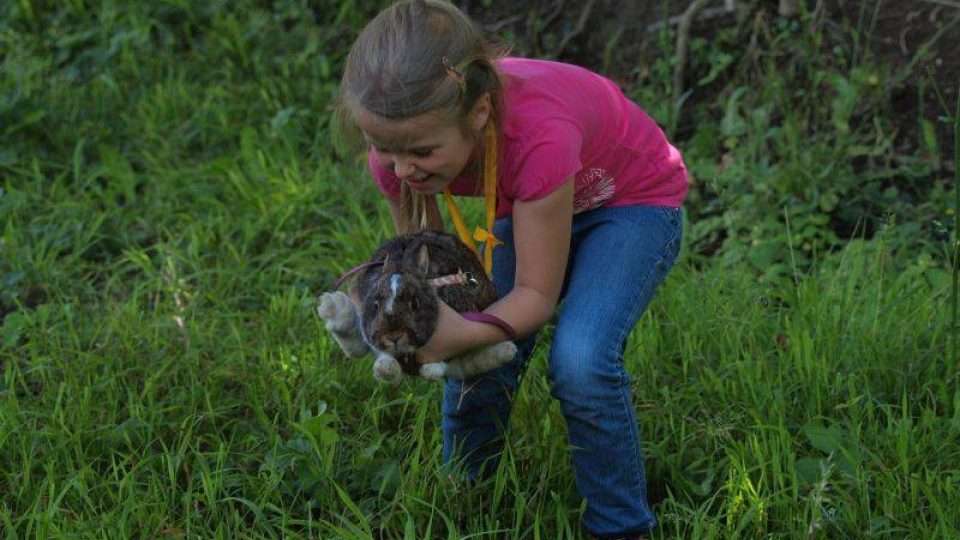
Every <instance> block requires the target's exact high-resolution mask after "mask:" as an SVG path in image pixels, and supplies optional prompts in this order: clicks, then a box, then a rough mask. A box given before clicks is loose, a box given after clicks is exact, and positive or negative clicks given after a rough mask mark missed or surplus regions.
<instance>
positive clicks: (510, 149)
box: [338, 0, 687, 538]
mask: <svg viewBox="0 0 960 540" xmlns="http://www.w3.org/2000/svg"><path fill="white" fill-rule="evenodd" d="M340 96H341V98H340V99H341V103H340V107H339V109H338V113H339V115H340V124H341V128H343V129H345V130H352V131H353V132H354V133H355V134H356V135H361V136H362V137H363V138H364V140H365V141H366V143H367V144H368V145H369V166H370V170H371V172H372V174H373V177H374V180H375V181H376V184H377V186H378V187H379V189H380V190H381V192H382V193H384V195H385V196H386V200H387V203H388V206H389V209H390V212H391V214H392V216H393V219H394V223H395V225H396V228H397V230H398V231H399V232H408V231H412V230H416V229H420V228H427V227H430V228H437V229H442V228H443V222H442V219H441V217H440V213H439V210H438V203H437V197H436V196H437V195H438V194H441V193H443V192H444V190H449V192H452V193H453V194H460V195H483V194H484V193H485V188H484V177H485V176H489V175H485V174H483V169H484V166H486V167H487V168H488V169H492V170H495V173H496V175H495V184H494V185H492V186H491V185H490V184H489V183H488V184H487V190H488V192H487V193H488V195H487V196H488V197H491V198H490V199H489V204H490V208H491V212H492V210H493V208H494V205H495V209H496V218H497V220H496V222H495V224H494V226H493V230H492V231H479V233H480V238H481V239H484V240H486V244H487V245H490V246H493V245H496V247H495V249H493V280H494V283H495V284H496V287H497V290H498V292H499V294H500V300H499V301H498V302H496V303H495V304H493V305H492V306H490V307H489V308H488V309H487V310H486V311H485V314H484V315H486V318H485V319H484V318H481V319H479V320H477V319H476V318H473V320H467V319H465V318H463V317H461V316H460V315H458V314H457V313H456V312H454V311H453V310H452V309H450V308H448V307H444V308H443V309H442V312H441V316H440V322H439V326H438V329H437V331H436V333H435V334H434V336H433V337H432V338H431V340H430V342H429V343H428V344H427V346H425V347H424V348H423V350H422V351H420V353H419V358H418V360H419V361H420V362H423V363H426V362H435V361H439V360H442V359H445V358H448V357H451V356H454V355H456V354H458V353H460V352H463V351H466V350H469V349H472V348H475V347H479V346H483V345H489V344H493V343H496V342H499V341H503V340H504V339H507V336H508V335H510V331H511V330H512V331H514V332H515V333H516V335H519V336H520V340H519V341H518V345H519V348H520V351H521V352H520V353H519V354H518V355H517V358H515V359H514V360H513V361H512V362H511V363H509V364H508V365H506V366H504V367H502V368H500V369H497V370H494V371H492V372H488V373H485V374H483V375H482V376H478V377H476V378H474V379H472V380H467V381H462V382H459V381H448V382H447V383H446V387H445V389H444V396H445V397H444V403H443V432H444V459H445V460H447V461H450V460H454V459H456V460H457V462H458V463H462V464H463V465H464V466H465V467H466V472H467V474H468V476H469V477H471V478H472V477H476V476H478V475H481V474H483V473H486V472H489V471H490V470H491V469H492V466H494V465H495V460H493V459H490V458H491V457H495V456H496V455H497V453H498V451H499V449H500V448H501V447H502V440H503V439H502V437H503V434H504V431H505V428H506V426H507V422H508V418H509V414H510V405H511V397H512V394H513V392H514V391H515V389H516V388H517V384H518V378H519V375H520V373H521V371H522V367H523V365H524V363H525V360H526V358H527V357H528V356H529V353H530V351H531V349H532V346H533V341H534V337H535V333H536V332H537V330H538V329H539V328H541V327H542V326H543V325H544V323H546V322H547V321H548V320H549V319H550V318H551V317H553V315H554V312H555V310H556V307H557V305H558V302H559V301H560V300H561V299H562V300H563V305H562V307H561V308H560V310H559V312H558V313H557V319H556V327H555V331H554V337H553V343H552V344H551V348H550V354H549V367H548V375H549V377H550V380H551V381H552V389H551V394H552V395H553V396H554V397H555V398H557V399H558V400H559V401H560V406H561V410H562V412H563V415H564V417H565V419H566V422H567V428H568V433H569V439H570V446H571V447H572V448H573V450H572V452H571V458H572V462H573V469H574V472H575V475H576V482H577V488H578V490H579V491H580V493H581V495H582V496H583V497H584V498H585V499H586V501H587V509H586V512H585V514H584V518H583V519H584V527H585V528H586V529H587V531H588V532H589V533H590V534H592V535H594V536H596V537H599V538H626V537H637V536H640V535H642V534H645V533H646V532H647V531H649V530H650V529H651V528H652V527H653V525H654V523H655V520H654V516H653V513H652V512H651V510H650V508H649V506H648V504H647V500H646V499H647V493H646V479H645V476H644V469H643V458H642V456H641V453H640V442H639V437H638V433H637V422H636V420H635V417H634V409H633V406H632V405H631V401H630V400H631V391H630V379H629V377H628V375H627V374H626V372H625V371H624V366H623V349H624V345H625V343H626V341H627V337H628V335H629V334H630V331H631V330H632V329H633V327H634V325H635V324H636V323H637V321H638V320H639V318H640V316H641V314H642V313H643V310H644V309H645V308H646V306H647V304H648V303H649V302H650V299H651V297H652V296H653V293H654V290H655V289H656V287H657V285H658V284H660V282H662V281H663V279H664V277H665V276H666V274H667V272H668V270H669V269H670V267H671V266H672V265H673V263H674V260H675V259H676V257H677V252H678V250H679V247H680V238H681V212H680V209H679V207H680V204H681V203H682V201H683V198H684V196H685V194H686V191H687V174H686V168H685V167H684V165H683V162H682V159H681V157H680V155H679V153H678V152H677V150H676V149H675V148H673V147H672V146H671V145H670V144H669V143H668V141H667V140H666V138H665V136H664V134H663V132H662V131H661V130H660V128H659V127H657V125H656V123H654V122H653V120H651V119H650V118H649V117H648V116H647V115H646V114H645V113H644V112H643V111H642V110H640V108H639V107H637V105H635V104H634V103H632V102H630V101H629V100H628V99H626V98H625V97H624V95H623V93H622V92H621V91H620V90H619V89H618V88H617V87H616V86H615V85H614V84H613V83H612V82H610V81H609V80H607V79H605V78H602V77H600V76H599V75H596V74H594V73H591V72H589V71H587V70H586V69H583V68H580V67H576V66H572V65H567V64H562V63H556V62H547V61H539V60H530V59H521V58H507V57H502V56H500V55H498V54H497V53H496V52H495V51H494V50H493V49H492V48H491V46H490V44H489V43H488V42H487V41H485V39H484V38H483V37H482V35H481V34H480V33H479V31H478V30H477V29H476V27H475V26H474V25H473V24H472V22H471V21H470V20H469V19H468V18H467V17H466V16H465V15H464V14H463V13H461V12H460V11H459V10H458V9H457V8H456V7H454V6H453V5H451V4H449V3H447V2H443V1H438V0H405V1H401V2H398V3H396V4H394V5H392V6H391V7H389V8H387V9H386V10H384V11H383V12H381V13H380V14H379V15H378V16H377V17H376V18H375V19H373V21H371V22H370V23H369V24H368V25H367V27H366V28H365V29H364V30H363V32H362V33H361V34H360V36H359V38H358V39H357V41H356V42H355V43H354V45H353V48H352V49H351V51H350V54H349V56H348V58H347V62H346V66H345V70H344V75H343V79H342V81H341V93H340ZM353 128H359V130H356V129H353ZM492 187H495V189H496V194H495V196H493V194H492V193H490V192H489V190H490V188H492ZM491 232H492V235H493V238H490V236H489V233H491ZM491 322H492V323H494V324H490V323H491ZM465 389H468V390H467V391H465Z"/></svg>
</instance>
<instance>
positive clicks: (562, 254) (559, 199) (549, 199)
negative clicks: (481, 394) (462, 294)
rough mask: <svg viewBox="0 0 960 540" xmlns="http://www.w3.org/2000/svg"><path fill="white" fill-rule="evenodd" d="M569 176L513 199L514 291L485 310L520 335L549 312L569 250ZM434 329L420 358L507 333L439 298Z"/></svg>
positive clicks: (533, 328)
mask: <svg viewBox="0 0 960 540" xmlns="http://www.w3.org/2000/svg"><path fill="white" fill-rule="evenodd" d="M572 222H573V179H572V178H571V179H568V180H567V181H566V182H564V183H563V184H562V185H561V186H560V187H559V188H558V189H557V190H555V191H553V192H552V193H550V194H549V195H547V196H546V197H543V198H541V199H537V200H535V201H529V202H522V201H516V202H514V204H513V242H514V247H515V249H516V257H517V271H516V281H515V282H514V287H513V290H511V291H510V293H508V294H507V295H506V296H504V297H503V298H501V299H500V300H498V301H497V302H495V303H494V304H492V305H491V306H490V307H488V308H487V309H486V310H485V311H486V312H487V313H490V314H491V315H495V316H497V317H499V318H501V319H503V320H504V321H506V322H507V323H509V324H510V325H511V326H513V328H514V329H515V330H516V331H517V333H518V334H519V335H520V336H526V335H528V334H531V333H533V332H535V331H536V330H537V329H539V328H540V327H541V326H543V324H544V323H546V322H547V321H548V320H549V319H550V317H551V316H552V315H553V311H554V308H555V307H556V305H557V301H558V299H559V298H560V288H561V287H562V286H563V276H564V272H565V271H566V267H567V257H568V255H569V252H570V235H571V227H572ZM440 307H441V309H440V320H439V322H438V325H437V331H436V332H435V333H434V334H433V337H432V338H430V341H429V342H427V344H426V345H425V346H424V347H423V348H421V349H420V351H418V353H417V359H418V361H420V362H421V363H429V362H438V361H441V360H446V359H447V358H450V357H453V356H456V355H457V354H460V353H462V352H464V351H467V350H470V349H473V348H476V347H480V346H484V345H491V344H493V343H498V342H500V341H503V340H504V339H506V338H507V335H506V333H505V332H504V331H503V330H501V329H500V328H498V327H496V326H494V325H491V324H486V323H477V322H472V321H468V320H466V319H464V318H463V317H461V316H460V315H459V314H457V313H456V312H455V311H453V309H452V308H450V307H448V306H446V305H445V304H443V303H441V306H440Z"/></svg>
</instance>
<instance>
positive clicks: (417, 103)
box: [335, 0, 506, 232]
mask: <svg viewBox="0 0 960 540" xmlns="http://www.w3.org/2000/svg"><path fill="white" fill-rule="evenodd" d="M505 53H506V51H505V50H504V49H501V48H496V47H494V46H493V45H492V44H491V43H490V42H489V41H488V40H487V39H486V38H485V37H484V36H483V34H482V33H481V32H480V30H479V29H478V28H477V27H476V25H474V23H473V21H471V20H470V18H469V17H467V16H466V15H464V14H463V12H461V11H460V10H459V9H457V8H456V6H454V5H453V4H451V3H449V2H446V1H441V0H403V1H400V2H397V3H395V4H393V5H391V6H390V7H388V8H386V9H384V10H383V11H381V12H380V13H379V14H378V15H377V16H376V17H375V18H374V19H373V20H372V21H370V22H369V23H368V24H367V26H366V27H364V29H363V31H362V32H361V33H360V36H359V37H358V38H357V40H356V41H355V42H354V44H353V47H352V48H351V49H350V54H349V55H348V56H347V60H346V64H345V66H344V72H343V78H342V79H341V81H340V94H339V103H338V105H337V110H336V124H335V126H336V127H337V128H338V129H339V135H340V137H341V139H342V140H343V141H346V142H350V143H353V144H354V145H356V144H359V142H360V141H361V140H362V139H361V137H360V132H359V128H358V127H357V124H356V117H355V115H356V112H357V111H358V110H366V111H369V112H371V113H373V114H375V115H377V116H380V117H382V118H385V119H404V118H412V117H414V116H419V115H421V114H424V113H427V112H431V111H437V110H440V111H444V112H445V114H446V117H447V118H449V119H450V120H451V121H452V122H454V123H456V124H457V125H458V126H459V127H460V128H461V129H462V130H463V131H464V132H465V133H466V132H468V128H469V125H468V118H469V116H468V115H469V113H470V112H471V111H472V110H473V108H474V106H475V105H476V104H477V102H478V101H479V100H480V99H481V98H482V97H483V96H484V95H485V94H489V95H490V99H491V105H492V110H491V116H490V119H491V121H493V122H494V123H495V124H494V125H499V124H500V119H501V118H502V117H503V103H502V95H503V83H502V82H501V79H500V75H499V74H498V72H497V70H496V68H495V67H494V65H493V61H494V59H495V58H498V57H500V56H502V55H504V54H505ZM477 135H482V134H477ZM482 141H483V138H482V136H478V142H480V144H478V149H480V148H482ZM427 197H428V196H426V195H423V194H420V193H417V192H415V191H414V190H411V189H410V188H409V187H407V186H406V185H405V184H403V183H402V182H401V184H400V223H399V225H400V230H401V232H410V231H413V230H418V229H423V228H426V225H427V219H428V216H427V212H426V209H427V201H428V199H427Z"/></svg>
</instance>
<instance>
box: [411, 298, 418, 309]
mask: <svg viewBox="0 0 960 540" xmlns="http://www.w3.org/2000/svg"><path fill="white" fill-rule="evenodd" d="M411 305H412V306H413V309H415V310H419V309H420V299H419V298H417V297H416V296H414V297H413V302H411Z"/></svg>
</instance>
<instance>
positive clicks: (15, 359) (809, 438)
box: [0, 2, 960, 539]
mask: <svg viewBox="0 0 960 540" xmlns="http://www.w3.org/2000/svg"><path fill="white" fill-rule="evenodd" d="M377 4H378V3H377V2H367V3H364V2H355V3H350V2H344V3H341V4H338V6H340V7H339V9H337V10H327V11H322V12H319V13H316V14H312V15H311V16H310V17H307V16H306V15H307V13H306V12H305V11H304V12H300V11H298V10H300V9H301V8H299V7H290V8H287V11H285V12H283V11H280V12H271V13H267V12H260V11H258V10H257V9H255V8H254V7H253V6H252V5H250V4H246V3H243V4H240V5H239V7H236V8H235V9H232V10H229V11H228V10H226V9H225V8H223V7H222V6H217V5H213V4H212V5H211V6H210V7H205V8H192V7H190V4H184V5H178V4H177V3H175V2H171V3H157V4H154V3H142V4H137V5H136V6H133V5H131V6H126V5H125V4H113V3H110V2H106V3H104V4H103V6H99V7H98V9H93V8H91V7H89V6H87V5H86V4H84V3H83V2H70V3H67V4H65V6H64V7H62V8H60V9H58V10H50V11H44V12H42V11H41V10H39V8H37V9H38V11H33V8H31V6H32V5H33V4H32V3H29V2H21V3H18V4H17V5H16V6H12V7H6V8H2V9H3V10H6V13H4V12H3V11H0V14H2V15H5V16H6V20H7V21H8V22H5V23H0V45H2V48H0V50H2V51H3V54H2V55H0V58H2V62H3V70H4V73H6V74H9V76H7V75H5V76H4V78H2V79H0V85H2V86H0V92H2V94H0V96H2V101H0V121H2V122H0V124H2V125H0V178H2V179H0V186H2V192H0V284H2V291H0V309H2V313H3V322H2V324H0V370H2V378H0V529H2V530H3V532H4V534H5V536H6V538H38V539H46V538H97V539H101V538H324V539H327V538H347V539H351V538H355V539H365V538H391V539H392V538H418V539H419V538H451V539H453V538H456V539H460V538H525V539H556V538H584V533H583V531H582V530H581V529H580V527H579V524H578V522H579V517H580V515H581V513H582V512H583V506H582V502H581V500H580V498H579V496H578V495H577V493H576V489H575V486H574V483H573V477H572V473H571V470H570V466H569V463H568V455H569V452H568V448H567V443H566V436H565V428H564V423H563V419H562V416H561V415H560V413H559V408H558V406H557V404H556V403H555V402H553V400H552V399H551V398H550V395H549V383H548V381H547V380H546V377H545V366H544V363H545V356H544V350H543V348H540V349H539V352H538V353H537V354H536V355H535V357H534V359H533V361H532V363H531V366H530V368H529V371H528V374H527V376H526V378H525V379H524V382H523V386H522V389H521V391H520V393H519V394H518V397H517V402H516V406H515V411H514V415H513V419H512V422H513V426H512V433H511V436H510V440H509V446H508V452H507V455H506V456H505V459H504V460H503V461H502V463H501V465H500V469H499V471H498V473H497V475H496V476H495V477H494V478H492V479H491V480H489V481H487V482H485V483H482V484H480V485H476V486H464V485H454V484H452V483H451V482H450V481H448V480H447V479H446V477H445V476H444V475H443V474H442V473H441V471H440V465H441V463H440V462H441V445H442V440H441V439H442V438H441V434H440V431H439V403H440V394H441V388H440V386H439V385H437V384H430V383H427V382H423V381H409V382H405V383H403V384H402V385H400V386H398V387H391V386H385V385H381V384H378V383H376V382H375V381H374V380H373V377H372V375H371V362H370V361H368V360H361V361H348V360H346V359H345V358H343V357H342V355H341V354H340V353H339V352H338V350H337V348H336V346H335V344H334V343H333V342H332V341H331V340H330V339H329V338H328V336H327V335H326V334H325V332H324V330H323V327H322V323H321V322H320V321H319V320H318V319H317V318H316V316H315V314H314V302H315V296H316V294H317V293H318V292H320V291H322V290H324V289H326V288H328V287H329V285H330V284H331V283H332V281H333V280H334V278H335V277H336V276H337V275H339V273H340V272H341V271H343V270H344V269H346V268H349V267H351V266H352V265H354V264H356V263H357V262H359V261H361V260H363V259H364V258H365V257H366V256H367V255H368V254H369V253H370V251H371V249H372V248H373V247H374V246H375V245H376V244H377V243H379V241H381V240H382V239H383V238H385V237H386V236H387V235H388V234H389V232H390V229H389V227H390V225H389V218H388V216H387V213H386V210H385V208H384V207H383V205H382V204H380V203H379V201H378V200H377V196H376V194H375V193H374V190H373V188H372V185H371V182H370V181H369V180H368V179H366V177H365V176H364V172H363V170H362V167H361V165H360V164H359V163H354V162H351V161H349V160H346V161H345V160H344V159H343V158H339V157H337V156H336V155H335V154H334V152H332V150H331V148H330V147H329V144H328V143H327V138H326V137H327V132H326V124H327V121H328V118H329V109H328V107H327V101H328V99H329V97H330V96H332V92H333V88H334V84H335V82H336V72H335V66H336V65H337V62H338V58H339V57H338V56H337V54H339V53H336V54H335V53H333V52H332V51H334V50H338V49H336V48H335V47H333V45H334V44H338V43H339V44H341V45H342V42H343V38H342V36H341V35H340V34H341V33H343V32H354V31H355V30H356V27H357V25H358V24H360V21H362V20H364V19H365V18H366V17H368V16H369V14H370V12H371V11H372V10H373V9H375V7H376V6H377ZM311 17H315V19H313V18H311ZM3 19H4V17H0V20H3ZM311 21H313V22H311ZM331 66H333V67H331ZM954 121H957V120H956V118H954ZM896 234H897V233H896V230H895V229H894V225H890V231H889V232H884V231H881V232H880V233H879V234H878V235H877V236H876V237H874V238H872V239H870V240H859V239H858V240H853V241H850V242H848V243H846V245H845V247H844V248H843V249H842V250H839V251H837V252H835V253H832V254H824V255H821V256H820V257H819V258H818V259H817V261H816V263H815V264H814V265H813V266H812V267H811V268H810V269H809V270H801V271H798V272H794V273H790V278H788V279H779V280H768V279H759V275H760V274H759V273H758V272H757V270H756V268H755V267H754V266H752V265H751V264H749V263H748V262H747V261H743V262H741V263H739V264H736V263H733V264H732V263H730V262H729V261H726V262H725V263H724V264H723V265H715V264H713V263H712V262H711V261H710V260H702V259H701V258H699V257H694V256H693V255H692V254H691V253H689V252H688V253H687V254H685V255H684V257H683V259H682V261H681V263H680V264H679V265H678V267H677V268H676V270H675V271H674V272H673V273H672V274H671V276H670V278H669V281H668V282H667V284H665V286H664V287H663V288H662V289H661V290H660V291H659V294H658V296H657V298H656V299H655V301H654V304H653V306H652V307H651V309H650V311H649V312H648V314H647V315H646V316H645V317H644V318H643V320H642V322H641V324H640V325H639V326H638V328H637V329H636V331H635V332H634V333H633V335H632V336H631V340H630V342H629V344H628V348H627V354H626V361H627V363H628V366H629V371H630V372H631V373H632V374H633V381H634V382H633V386H634V390H635V403H636V406H637V409H638V412H639V415H638V416H639V421H640V431H641V433H642V436H643V441H644V449H645V452H646V457H647V461H646V463H647V469H648V471H647V472H648V477H649V479H650V490H651V494H652V495H653V498H654V500H655V506H654V508H655V510H656V512H657V513H658V515H659V519H660V523H661V525H660V527H659V529H658V530H657V531H656V533H655V534H654V538H703V539H709V538H718V539H730V538H784V539H794V538H916V539H928V538H956V537H958V534H957V532H956V531H957V530H958V528H960V519H958V517H957V512H956V507H957V506H958V505H960V472H958V471H960V390H958V389H957V388H958V387H957V374H956V368H957V366H956V365H955V364H953V363H952V362H949V361H948V358H951V354H953V351H952V350H950V347H949V345H950V343H951V342H950V338H951V325H950V324H949V323H950V321H949V317H948V315H947V314H948V313H949V312H950V306H951V303H950V296H951V293H950V290H951V286H952V280H951V277H952V276H951V271H950V265H949V264H947V263H946V262H945V261H944V260H940V259H937V258H933V257H930V256H926V255H924V256H921V255H918V254H917V253H913V252H904V251H902V250H900V249H895V247H894V246H893V245H891V243H890V239H891V238H894V237H895V235H896ZM781 247H782V248H783V249H785V250H787V251H789V250H790V244H789V242H787V243H786V244H785V245H784V246H781ZM543 337H544V338H547V337H549V328H548V329H547V330H546V332H545V334H544V336H543Z"/></svg>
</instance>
